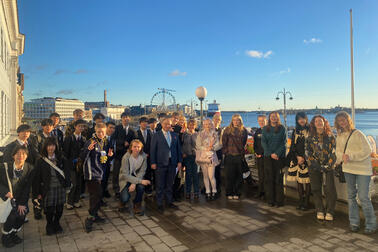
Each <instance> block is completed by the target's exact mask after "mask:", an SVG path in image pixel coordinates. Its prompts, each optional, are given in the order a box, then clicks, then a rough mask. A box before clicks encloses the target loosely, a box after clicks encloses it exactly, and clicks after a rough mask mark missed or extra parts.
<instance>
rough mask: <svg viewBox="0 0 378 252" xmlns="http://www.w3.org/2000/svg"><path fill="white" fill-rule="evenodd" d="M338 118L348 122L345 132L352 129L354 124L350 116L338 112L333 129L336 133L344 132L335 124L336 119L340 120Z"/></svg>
mask: <svg viewBox="0 0 378 252" xmlns="http://www.w3.org/2000/svg"><path fill="white" fill-rule="evenodd" d="M340 117H343V118H344V119H345V120H347V121H348V126H347V132H349V131H351V130H353V129H354V123H353V121H352V118H351V117H350V115H349V114H348V113H347V112H345V111H339V112H337V114H336V116H335V128H336V130H337V133H341V132H345V130H344V129H343V128H342V127H341V126H340V125H339V123H338V122H337V119H338V118H340Z"/></svg>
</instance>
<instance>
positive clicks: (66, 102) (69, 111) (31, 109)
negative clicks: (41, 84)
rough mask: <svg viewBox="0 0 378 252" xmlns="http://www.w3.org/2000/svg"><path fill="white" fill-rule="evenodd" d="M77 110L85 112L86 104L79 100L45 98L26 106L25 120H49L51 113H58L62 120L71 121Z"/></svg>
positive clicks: (34, 100) (35, 100)
mask: <svg viewBox="0 0 378 252" xmlns="http://www.w3.org/2000/svg"><path fill="white" fill-rule="evenodd" d="M75 109H82V110H84V102H82V101H80V100H77V99H64V98H59V97H56V98H54V97H44V98H38V99H32V100H31V101H30V102H25V104H24V112H25V118H27V119H33V120H41V119H44V118H48V117H49V116H50V114H51V113H53V112H56V113H58V114H59V115H60V118H61V120H63V121H69V120H72V119H73V111H74V110H75Z"/></svg>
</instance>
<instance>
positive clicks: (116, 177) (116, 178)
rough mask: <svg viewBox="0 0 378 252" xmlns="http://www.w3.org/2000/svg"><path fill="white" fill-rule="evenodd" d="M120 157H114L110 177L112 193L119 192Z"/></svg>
mask: <svg viewBox="0 0 378 252" xmlns="http://www.w3.org/2000/svg"><path fill="white" fill-rule="evenodd" d="M121 162H122V160H121V159H118V158H115V159H114V164H113V177H112V184H113V190H114V193H119V190H120V188H119V171H120V169H121Z"/></svg>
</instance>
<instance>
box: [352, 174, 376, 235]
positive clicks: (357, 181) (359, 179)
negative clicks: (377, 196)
mask: <svg viewBox="0 0 378 252" xmlns="http://www.w3.org/2000/svg"><path fill="white" fill-rule="evenodd" d="M370 178H371V177H370V176H367V175H357V174H351V173H346V172H345V180H346V183H347V187H348V206H349V222H350V225H351V226H358V227H359V226H360V209H359V207H358V204H357V200H356V196H357V194H358V198H359V199H360V201H361V206H362V211H363V213H364V216H365V228H366V229H369V230H375V229H376V228H377V219H376V217H375V213H374V208H373V205H372V203H371V200H370V199H369V195H368V194H369V183H370Z"/></svg>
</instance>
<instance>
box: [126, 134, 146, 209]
mask: <svg viewBox="0 0 378 252" xmlns="http://www.w3.org/2000/svg"><path fill="white" fill-rule="evenodd" d="M142 149H143V144H142V142H141V141H140V140H138V139H135V140H133V141H131V144H130V147H129V150H128V152H126V154H125V155H124V156H123V158H122V163H121V174H120V181H119V184H120V188H123V189H122V191H121V195H120V208H119V210H120V212H125V211H126V210H127V208H126V203H127V202H128V201H129V199H130V197H131V195H130V193H132V192H134V191H135V192H136V194H135V198H134V201H133V203H134V214H136V215H143V214H144V212H143V210H142V200H143V193H144V187H145V186H147V185H149V184H151V181H149V180H145V179H143V177H144V175H145V173H146V169H147V155H146V154H145V153H144V152H143V151H142Z"/></svg>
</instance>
